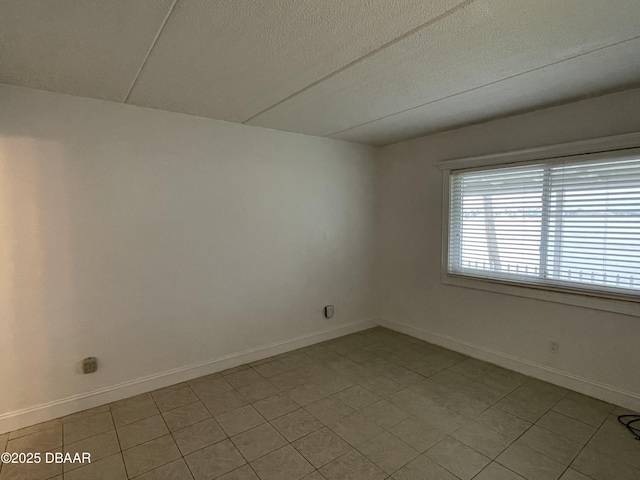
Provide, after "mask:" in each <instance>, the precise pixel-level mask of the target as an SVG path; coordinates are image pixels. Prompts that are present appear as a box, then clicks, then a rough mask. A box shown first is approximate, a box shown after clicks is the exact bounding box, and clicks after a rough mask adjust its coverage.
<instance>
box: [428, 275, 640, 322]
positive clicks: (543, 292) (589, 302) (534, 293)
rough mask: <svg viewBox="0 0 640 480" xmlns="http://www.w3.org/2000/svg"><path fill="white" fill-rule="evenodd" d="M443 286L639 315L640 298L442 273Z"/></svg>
mask: <svg viewBox="0 0 640 480" xmlns="http://www.w3.org/2000/svg"><path fill="white" fill-rule="evenodd" d="M441 280H442V283H443V284H445V285H453V286H456V287H463V288H471V289H474V290H484V291H488V292H494V293H502V294H504V295H511V296H515V297H523V298H532V299H534V300H542V301H545V302H553V303H563V304H565V305H574V306H578V307H583V308H590V309H592V310H601V311H605V312H614V313H620V314H623V315H630V316H634V317H640V301H634V300H618V299H613V298H606V297H599V296H594V295H589V294H587V293H579V292H566V291H559V290H555V289H551V288H540V287H529V286H524V285H514V284H511V283H507V282H501V281H499V280H495V281H494V280H485V279H476V278H472V277H465V276H458V275H449V274H448V273H446V272H445V273H443V274H442V277H441Z"/></svg>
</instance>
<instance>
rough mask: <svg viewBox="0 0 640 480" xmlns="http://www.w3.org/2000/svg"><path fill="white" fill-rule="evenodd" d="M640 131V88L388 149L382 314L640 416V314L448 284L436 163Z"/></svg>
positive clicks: (383, 199)
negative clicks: (555, 348)
mask: <svg viewBox="0 0 640 480" xmlns="http://www.w3.org/2000/svg"><path fill="white" fill-rule="evenodd" d="M637 131H640V89H639V90H632V91H627V92H622V93H617V94H613V95H608V96H605V97H600V98H595V99H590V100H585V101H582V102H578V103H574V104H569V105H565V106H559V107H554V108H549V109H546V110H540V111H537V112H533V113H528V114H524V115H520V116H516V117H511V118H508V119H503V120H497V121H493V122H488V123H484V124H481V125H476V126H471V127H467V128H462V129H458V130H454V131H450V132H445V133H441V134H437V135H432V136H428V137H423V138H420V139H417V140H413V141H409V142H404V143H399V144H396V145H391V146H388V147H385V148H384V149H383V150H382V152H381V164H380V179H381V190H380V199H379V202H380V228H381V235H380V247H379V248H380V252H381V259H380V262H381V264H380V271H379V282H380V291H381V301H382V305H383V308H382V317H384V318H385V319H386V320H387V321H391V322H397V324H401V325H405V326H409V327H411V328H409V329H406V331H407V332H410V333H413V334H417V333H419V332H423V333H425V332H426V334H425V335H424V336H425V338H430V339H432V340H433V341H437V342H440V343H442V344H446V345H447V346H450V347H453V348H457V349H459V350H463V351H467V352H468V353H472V354H474V355H476V356H478V355H479V356H482V357H484V358H486V359H489V360H492V361H495V362H500V363H502V364H504V365H506V366H509V367H511V368H516V369H520V370H521V371H524V372H526V373H530V374H536V375H542V376H545V378H547V379H548V380H552V381H555V382H560V383H565V384H566V385H567V386H571V387H572V388H576V389H579V390H582V391H583V392H585V393H591V394H593V395H596V396H600V397H603V396H606V397H607V398H608V399H609V400H615V401H618V402H620V403H625V404H626V405H627V406H628V407H629V408H636V409H638V410H640V348H638V339H639V338H640V317H632V316H624V315H618V314H613V313H607V312H602V311H595V310H589V309H586V308H580V307H574V306H569V305H562V304H558V303H550V302H546V301H539V300H532V299H526V298H519V297H514V296H508V295H502V294H497V293H490V292H485V291H479V290H471V289H465V288H461V287H455V286H448V285H443V284H441V283H440V247H441V224H440V222H441V212H442V199H441V197H442V188H441V181H442V180H441V179H442V177H441V173H440V172H439V171H438V169H437V168H436V167H435V166H434V164H435V163H436V162H438V161H440V160H447V159H453V158H460V157H466V156H474V155H482V154H489V153H497V152H502V151H510V150H516V149H522V148H530V147H537V146H542V145H549V144H555V143H562V142H569V141H576V140H582V139H589V138H597V137H602V136H608V135H616V134H622V133H630V132H637ZM639 248H640V246H639ZM397 324H396V325H391V326H392V327H394V328H398V325H397ZM413 329H418V330H413ZM549 339H556V340H559V341H560V352H559V353H558V354H557V355H552V354H550V353H547V344H548V341H549Z"/></svg>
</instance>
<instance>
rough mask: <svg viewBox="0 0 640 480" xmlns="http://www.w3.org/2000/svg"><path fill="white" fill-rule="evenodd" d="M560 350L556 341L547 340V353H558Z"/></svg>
mask: <svg viewBox="0 0 640 480" xmlns="http://www.w3.org/2000/svg"><path fill="white" fill-rule="evenodd" d="M558 350H560V342H559V341H557V340H549V351H550V352H551V353H558Z"/></svg>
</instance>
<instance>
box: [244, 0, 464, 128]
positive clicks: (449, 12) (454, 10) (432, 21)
mask: <svg viewBox="0 0 640 480" xmlns="http://www.w3.org/2000/svg"><path fill="white" fill-rule="evenodd" d="M475 1H476V0H465V1H464V2H462V3H459V4H458V5H456V6H455V7H453V8H450V9H449V10H447V11H446V12H443V13H441V14H440V15H438V16H436V17H434V18H432V19H430V20H428V21H426V22H425V23H423V24H421V25H418V26H417V27H414V28H412V29H411V30H409V31H408V32H405V33H403V34H402V35H400V36H398V37H396V38H394V39H393V40H390V41H388V42H387V43H385V44H383V45H380V46H379V47H377V48H375V49H374V50H371V51H370V52H368V53H365V54H364V55H362V56H361V57H358V58H356V59H354V60H352V61H351V62H349V63H347V64H346V65H343V66H342V67H340V68H338V69H337V70H334V71H333V72H331V73H329V74H327V75H325V76H324V77H322V78H320V79H318V80H315V81H314V82H312V83H310V84H309V85H307V86H305V87H304V88H301V89H300V90H297V91H295V92H294V93H292V94H291V95H288V96H287V97H285V98H283V99H282V100H278V101H277V102H276V103H274V104H273V105H270V106H269V107H267V108H265V109H264V110H261V111H260V112H258V113H256V114H254V115H252V116H250V117H249V118H247V119H246V120H243V121H242V122H240V123H243V124H245V123H247V122H250V121H251V120H253V119H254V118H256V117H259V116H260V115H262V114H263V113H266V112H268V111H269V110H271V109H273V108H275V107H277V106H278V105H281V104H283V103H284V102H286V101H288V100H290V99H292V98H293V97H295V96H297V95H300V94H301V93H304V92H306V91H307V90H309V89H311V88H313V87H315V86H316V85H318V84H320V83H322V82H324V81H325V80H328V79H330V78H331V77H334V76H335V75H338V74H339V73H341V72H343V71H345V70H347V69H348V68H351V67H353V66H354V65H356V64H358V63H360V62H361V61H363V60H365V59H367V58H369V57H371V56H373V55H375V54H377V53H379V52H381V51H382V50H384V49H386V48H388V47H390V46H392V45H395V44H396V43H399V42H401V41H402V40H404V39H405V38H408V37H410V36H411V35H414V34H415V33H417V32H419V31H420V30H422V29H424V28H428V27H430V26H431V25H433V24H435V23H438V22H439V21H440V20H444V19H445V18H447V17H449V16H451V15H453V14H454V13H457V12H458V11H459V10H463V9H465V8H466V7H468V6H469V5H471V4H472V3H474V2H475Z"/></svg>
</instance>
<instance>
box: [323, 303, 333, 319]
mask: <svg viewBox="0 0 640 480" xmlns="http://www.w3.org/2000/svg"><path fill="white" fill-rule="evenodd" d="M324 316H325V317H326V318H331V317H333V305H327V306H326V307H324Z"/></svg>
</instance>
